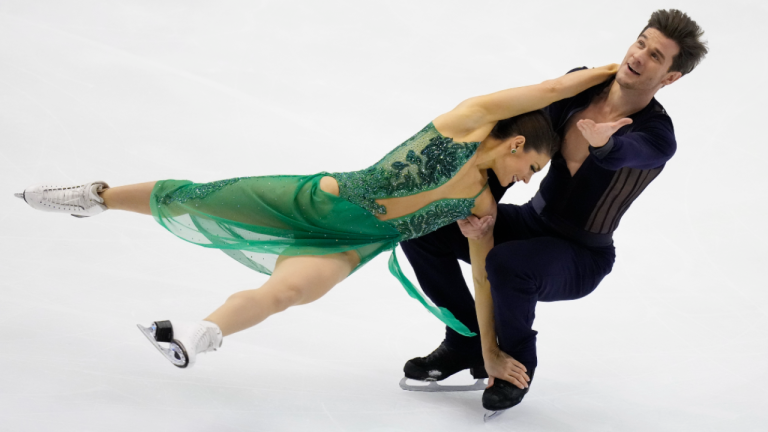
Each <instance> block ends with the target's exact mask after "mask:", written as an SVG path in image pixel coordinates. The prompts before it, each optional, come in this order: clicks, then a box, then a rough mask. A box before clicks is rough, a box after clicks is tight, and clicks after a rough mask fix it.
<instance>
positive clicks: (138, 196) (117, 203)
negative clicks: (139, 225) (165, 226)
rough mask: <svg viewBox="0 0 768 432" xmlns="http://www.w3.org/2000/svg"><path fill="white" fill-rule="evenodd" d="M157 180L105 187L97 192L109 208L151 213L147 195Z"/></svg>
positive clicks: (150, 192)
mask: <svg viewBox="0 0 768 432" xmlns="http://www.w3.org/2000/svg"><path fill="white" fill-rule="evenodd" d="M155 183H157V182H147V183H137V184H132V185H127V186H118V187H113V188H109V189H105V190H104V191H103V192H101V193H99V196H100V197H101V198H102V199H103V200H104V205H105V206H107V208H108V209H110V210H125V211H130V212H134V213H141V214H145V215H151V214H152V212H151V211H150V210H149V197H150V195H152V188H154V187H155Z"/></svg>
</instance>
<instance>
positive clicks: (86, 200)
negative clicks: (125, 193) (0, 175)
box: [13, 181, 109, 218]
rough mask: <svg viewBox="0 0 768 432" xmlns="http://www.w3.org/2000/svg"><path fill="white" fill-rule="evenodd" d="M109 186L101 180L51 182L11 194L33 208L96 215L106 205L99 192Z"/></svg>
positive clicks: (76, 215) (82, 215)
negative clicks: (77, 182)
mask: <svg viewBox="0 0 768 432" xmlns="http://www.w3.org/2000/svg"><path fill="white" fill-rule="evenodd" d="M107 188H109V185H108V184H107V183H106V182H103V181H94V182H90V183H85V184H82V185H77V186H61V185H52V184H42V185H34V186H30V187H28V188H26V189H24V192H21V193H16V194H13V195H14V196H15V197H16V198H21V199H23V200H24V201H25V202H26V203H27V204H29V205H30V207H32V208H33V209H36V210H42V211H47V212H54V213H69V214H71V215H72V216H75V217H81V218H82V217H88V216H93V215H97V214H99V213H101V212H103V211H104V210H106V209H107V207H106V206H105V205H104V200H103V199H102V198H101V197H100V196H99V192H102V191H104V190H105V189H107Z"/></svg>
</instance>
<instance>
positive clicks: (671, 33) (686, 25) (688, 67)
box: [640, 9, 709, 75]
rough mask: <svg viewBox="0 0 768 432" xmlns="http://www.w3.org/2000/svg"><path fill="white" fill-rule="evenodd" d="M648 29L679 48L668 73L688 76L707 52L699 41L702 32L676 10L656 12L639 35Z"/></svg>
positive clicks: (682, 13) (705, 44) (704, 44)
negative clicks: (661, 35)
mask: <svg viewBox="0 0 768 432" xmlns="http://www.w3.org/2000/svg"><path fill="white" fill-rule="evenodd" d="M648 28H655V29H656V30H658V31H660V32H661V34H663V35H664V36H666V37H667V38H669V39H672V40H673V41H675V42H676V43H677V46H679V47H680V52H679V53H677V55H676V56H675V57H674V58H673V59H672V66H670V67H669V71H668V72H681V73H682V74H683V75H685V74H688V73H690V72H691V71H692V70H693V68H695V67H696V65H698V64H699V62H700V61H701V60H702V59H703V58H704V56H705V55H706V54H707V52H709V49H708V48H707V43H706V42H704V41H702V40H701V37H702V36H703V35H704V30H702V29H701V27H699V25H698V24H696V21H694V20H692V19H691V17H689V16H688V15H686V14H685V13H684V12H681V11H679V10H677V9H670V10H663V9H661V10H657V11H656V12H654V13H653V14H652V15H651V19H649V20H648V25H646V26H645V28H644V29H643V31H641V32H640V34H643V32H644V31H645V30H646V29H648Z"/></svg>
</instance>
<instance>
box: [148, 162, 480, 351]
mask: <svg viewBox="0 0 768 432" xmlns="http://www.w3.org/2000/svg"><path fill="white" fill-rule="evenodd" d="M326 175H328V174H327V173H319V174H315V175H308V176H263V177H240V178H234V179H229V180H221V181H216V182H212V183H202V184H201V183H193V182H191V181H188V180H162V181H158V182H157V183H156V184H155V187H154V189H153V190H152V196H151V198H150V208H151V210H152V215H153V216H154V218H155V220H156V221H157V222H158V223H159V224H160V225H162V226H163V227H164V228H166V229H167V230H168V231H170V232H171V233H172V234H174V235H176V236H177V237H179V238H181V239H183V240H186V241H188V242H190V243H194V244H197V245H199V246H203V247H207V248H214V249H220V250H222V251H223V252H224V253H226V254H227V255H229V256H230V257H232V258H234V259H235V260H237V261H238V262H240V263H241V264H244V265H246V266H247V267H249V268H251V269H253V270H256V271H258V272H261V273H264V274H268V275H270V274H272V271H273V270H274V268H275V263H276V261H277V257H278V256H280V255H283V256H299V255H327V254H332V253H338V252H346V251H352V250H353V251H355V252H357V254H358V255H359V256H360V264H359V265H358V266H357V267H356V268H355V270H353V271H356V270H357V269H359V268H360V267H361V266H362V265H364V264H365V263H367V262H368V261H370V260H371V259H373V258H374V257H375V256H376V255H378V254H379V253H381V252H384V251H386V250H392V251H393V253H392V255H391V257H390V261H389V269H390V272H391V273H392V274H393V275H394V276H395V277H396V278H397V279H398V280H399V281H400V282H401V283H402V285H403V287H404V288H405V289H406V291H407V292H408V294H409V295H410V296H411V297H413V298H415V299H416V300H418V301H419V302H420V303H421V304H422V305H424V306H425V307H426V308H427V309H428V310H429V311H430V312H432V313H433V314H434V315H435V316H437V317H438V318H439V319H440V320H441V321H443V322H444V323H446V324H447V325H448V326H450V327H451V328H453V329H454V330H456V331H457V332H459V333H461V334H464V335H467V336H471V335H474V333H472V332H471V331H470V330H469V329H468V328H467V327H466V326H464V325H463V324H462V323H461V322H460V321H458V320H457V319H456V318H455V317H454V316H453V314H451V312H450V311H448V310H447V309H444V308H440V307H437V306H434V305H432V304H431V303H430V302H429V301H428V300H427V299H426V297H425V296H424V295H423V294H422V293H421V291H420V290H418V289H417V288H416V287H415V286H414V285H413V284H412V283H411V282H410V281H409V280H408V279H407V278H406V277H405V275H404V274H403V273H402V270H401V269H400V266H399V264H398V262H397V257H396V255H395V253H394V248H395V247H396V246H397V243H398V241H399V240H400V238H401V234H400V232H399V231H398V230H397V229H395V227H394V226H393V225H391V224H390V223H388V222H386V221H381V220H379V219H377V218H376V217H375V216H374V215H373V214H371V213H370V212H369V211H368V210H365V209H363V208H362V207H359V206H357V205H355V204H352V203H351V202H349V201H347V200H345V199H343V198H339V197H337V196H335V195H333V194H329V193H327V192H325V191H323V190H322V189H320V179H321V178H322V177H323V176H326Z"/></svg>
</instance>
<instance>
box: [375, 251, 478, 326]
mask: <svg viewBox="0 0 768 432" xmlns="http://www.w3.org/2000/svg"><path fill="white" fill-rule="evenodd" d="M396 252H397V251H396V250H395V249H392V255H390V257H389V272H390V273H392V275H393V276H394V277H396V278H397V280H399V281H400V283H401V284H402V285H403V288H405V291H406V292H407V293H408V295H409V296H411V297H412V298H414V299H416V300H418V302H419V303H421V304H422V306H424V307H425V308H427V310H428V311H430V312H431V313H432V315H434V316H436V317H437V319H439V320H440V321H442V322H444V323H445V325H447V326H448V327H450V328H452V329H454V330H455V331H456V333H458V334H460V335H462V336H477V333H475V332H473V331H471V330H470V329H469V328H468V327H467V326H465V325H464V324H462V322H461V321H459V320H458V319H456V317H455V316H453V314H452V313H451V311H449V310H448V309H446V308H442V307H438V306H433V305H431V304H429V302H428V301H427V299H426V298H425V297H424V294H422V292H421V291H420V290H418V289H417V288H416V286H414V285H413V283H412V282H411V281H410V280H408V278H407V277H405V274H403V270H402V269H401V268H400V264H399V263H398V262H397V254H396Z"/></svg>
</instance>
